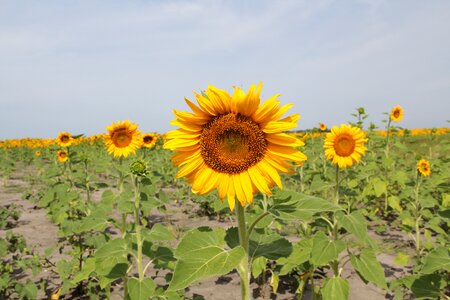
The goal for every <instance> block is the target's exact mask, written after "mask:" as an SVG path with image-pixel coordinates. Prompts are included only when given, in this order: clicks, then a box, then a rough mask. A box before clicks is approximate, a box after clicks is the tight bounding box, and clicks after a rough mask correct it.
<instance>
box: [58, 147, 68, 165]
mask: <svg viewBox="0 0 450 300" xmlns="http://www.w3.org/2000/svg"><path fill="white" fill-rule="evenodd" d="M56 157H57V158H58V161H59V162H66V161H67V160H68V159H69V154H68V153H67V151H66V150H59V151H58V152H57V153H56Z"/></svg>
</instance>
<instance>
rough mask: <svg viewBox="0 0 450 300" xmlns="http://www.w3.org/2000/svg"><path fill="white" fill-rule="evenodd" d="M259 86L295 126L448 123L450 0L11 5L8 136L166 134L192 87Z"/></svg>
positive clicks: (1, 74) (2, 118) (6, 8)
mask: <svg viewBox="0 0 450 300" xmlns="http://www.w3.org/2000/svg"><path fill="white" fill-rule="evenodd" d="M259 82H262V83H263V89H262V93H261V101H264V100H265V99H267V98H269V97H271V96H272V95H274V94H281V96H280V97H279V100H280V101H281V103H282V104H287V103H293V104H294V106H293V108H292V109H291V110H290V111H289V112H291V113H299V114H300V115H301V119H300V121H299V122H298V125H299V126H298V128H297V129H309V128H312V127H317V126H318V125H319V123H321V122H324V123H326V124H327V125H328V126H329V127H330V126H332V125H339V124H341V123H347V122H349V121H354V118H353V117H352V116H351V114H352V113H354V112H355V111H356V108H357V107H364V108H365V109H366V112H367V113H368V115H369V118H368V119H367V120H366V121H367V124H368V123H369V122H373V123H375V124H376V125H378V126H379V127H381V128H383V127H384V126H385V124H384V123H382V120H383V119H384V118H386V116H385V115H383V112H388V111H390V110H391V108H392V107H394V106H395V105H401V106H402V107H403V108H404V111H405V116H404V119H403V121H401V122H400V123H399V124H398V125H400V126H402V127H406V128H421V127H449V124H450V123H448V121H447V120H449V119H450V114H449V112H450V1H448V0H442V1H439V0H432V1H422V0H404V1H402V0H396V1H389V0H386V1H383V0H364V1H363V0H359V1H357V0H354V1H352V0H348V1H333V0H310V1H299V0H298V1H290V0H278V1H276V0H272V1H265V0H253V1H252V0H247V1H232V0H229V1H225V0H204V1H188V0H186V1H171V0H166V1H150V0H148V1H144V0H140V1H139V0H136V1H118V0H117V1H115V0H108V1H107V0H103V1H97V0H85V1H81V0H80V1H72V0H64V1H49V0H43V1H31V0H30V1H25V0H23V1H22V0H0V140H1V139H13V138H24V137H40V138H54V137H56V136H57V135H58V132H61V131H68V132H70V133H72V134H85V135H88V136H89V135H93V134H98V133H105V132H106V129H105V127H106V126H108V125H110V124H111V123H113V122H117V121H120V120H126V119H128V120H131V121H132V122H134V123H137V124H138V125H139V128H140V130H141V131H142V132H160V133H162V132H167V131H169V130H172V129H175V127H173V126H171V125H170V123H169V122H170V121H171V120H172V119H174V116H173V113H172V110H173V109H177V110H182V111H189V107H188V106H187V105H186V103H185V102H184V97H187V98H189V99H191V100H195V97H194V95H193V91H197V92H199V91H201V90H204V89H206V88H207V86H208V85H214V86H216V87H218V88H220V89H224V90H227V91H229V92H230V93H232V92H233V86H238V87H241V88H243V89H244V90H248V88H249V86H250V85H251V84H252V83H255V84H257V83H259Z"/></svg>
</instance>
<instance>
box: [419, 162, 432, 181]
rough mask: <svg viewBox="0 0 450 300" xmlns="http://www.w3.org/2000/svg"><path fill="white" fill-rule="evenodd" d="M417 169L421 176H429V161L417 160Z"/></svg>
mask: <svg viewBox="0 0 450 300" xmlns="http://www.w3.org/2000/svg"><path fill="white" fill-rule="evenodd" d="M417 171H418V172H419V173H420V174H421V175H422V176H425V177H426V176H430V174H431V167H430V163H429V162H428V161H427V160H425V159H421V160H419V162H418V163H417Z"/></svg>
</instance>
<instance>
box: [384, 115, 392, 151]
mask: <svg viewBox="0 0 450 300" xmlns="http://www.w3.org/2000/svg"><path fill="white" fill-rule="evenodd" d="M390 135H391V118H390V117H389V120H388V124H387V128H386V151H385V153H386V157H389V136H390Z"/></svg>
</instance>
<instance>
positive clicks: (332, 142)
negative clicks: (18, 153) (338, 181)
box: [324, 124, 367, 168]
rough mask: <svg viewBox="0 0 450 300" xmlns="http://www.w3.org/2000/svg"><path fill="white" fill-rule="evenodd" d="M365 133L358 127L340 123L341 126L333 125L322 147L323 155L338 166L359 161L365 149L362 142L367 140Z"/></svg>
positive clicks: (342, 166) (346, 165)
mask: <svg viewBox="0 0 450 300" xmlns="http://www.w3.org/2000/svg"><path fill="white" fill-rule="evenodd" d="M365 136H366V135H365V133H364V132H363V131H361V129H360V128H359V127H352V126H349V125H346V124H342V125H341V127H337V126H333V128H331V132H329V133H327V136H326V138H325V143H324V148H325V156H326V158H327V159H328V160H331V161H332V163H333V164H337V165H338V166H339V168H346V167H350V166H352V165H353V163H357V162H359V161H360V159H361V156H362V155H364V153H365V151H366V150H367V148H366V147H364V143H366V142H367V138H366V137H365Z"/></svg>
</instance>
